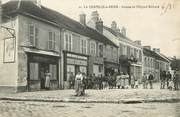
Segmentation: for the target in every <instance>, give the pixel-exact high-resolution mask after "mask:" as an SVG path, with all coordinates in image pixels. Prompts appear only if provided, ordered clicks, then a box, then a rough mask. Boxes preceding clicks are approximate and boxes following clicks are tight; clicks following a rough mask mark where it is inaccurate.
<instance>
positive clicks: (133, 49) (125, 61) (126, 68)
mask: <svg viewBox="0 0 180 117" xmlns="http://www.w3.org/2000/svg"><path fill="white" fill-rule="evenodd" d="M98 22H102V20H101V19H100V17H99V14H98V12H97V11H94V12H92V14H91V20H90V21H89V22H88V25H89V26H90V27H92V28H94V29H96V28H97V27H96V24H97V23H98ZM101 30H102V31H100V32H101V33H102V34H103V35H104V36H106V37H107V38H108V39H109V40H111V41H112V42H114V43H115V44H116V45H117V46H118V47H119V48H118V55H116V57H117V58H118V61H117V62H114V63H115V64H116V65H115V66H117V67H116V68H118V70H119V72H124V73H128V74H130V73H131V72H132V73H134V75H135V76H136V78H138V79H141V77H142V56H143V54H142V46H141V41H132V40H131V39H129V38H128V37H127V34H126V33H127V32H126V29H125V27H122V29H121V30H120V29H119V27H118V26H117V23H116V22H115V21H113V22H112V24H111V27H108V26H103V27H102V28H101Z"/></svg>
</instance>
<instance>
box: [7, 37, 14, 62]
mask: <svg viewBox="0 0 180 117" xmlns="http://www.w3.org/2000/svg"><path fill="white" fill-rule="evenodd" d="M15 49H16V48H15V38H8V39H5V40H4V62H5V63H6V62H14V61H15Z"/></svg>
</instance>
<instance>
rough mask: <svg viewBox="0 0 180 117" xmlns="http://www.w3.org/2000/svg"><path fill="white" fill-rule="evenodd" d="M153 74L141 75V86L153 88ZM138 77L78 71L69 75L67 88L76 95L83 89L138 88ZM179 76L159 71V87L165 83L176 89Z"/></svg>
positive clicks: (162, 86)
mask: <svg viewBox="0 0 180 117" xmlns="http://www.w3.org/2000/svg"><path fill="white" fill-rule="evenodd" d="M154 79H155V78H154V75H153V74H152V73H144V74H143V77H142V80H141V82H142V84H143V88H144V89H147V88H148V87H149V88H150V89H153V82H154ZM139 80H140V79H139V78H137V77H136V76H135V75H134V74H133V73H131V74H130V75H129V74H127V73H122V72H121V73H115V74H113V75H110V74H108V75H107V76H102V75H100V76H95V74H92V75H89V76H86V74H85V73H81V72H78V73H77V74H76V75H75V76H74V75H73V73H71V74H70V76H69V88H70V89H75V91H76V95H77V96H80V95H84V94H85V89H113V88H118V89H127V88H129V87H130V88H132V89H134V88H138V87H139V82H140V81H139ZM179 82H180V76H178V75H177V74H176V73H175V74H174V75H171V74H170V72H165V71H163V72H161V74H160V88H161V89H164V88H165V84H166V86H167V88H168V89H171V90H172V89H174V90H178V89H179V85H180V83H179Z"/></svg>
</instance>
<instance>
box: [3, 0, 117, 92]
mask: <svg viewBox="0 0 180 117" xmlns="http://www.w3.org/2000/svg"><path fill="white" fill-rule="evenodd" d="M85 17H86V16H85V15H84V14H81V15H80V22H77V21H75V20H73V19H70V18H68V17H66V16H65V15H63V14H61V13H59V12H56V11H53V10H51V9H48V8H46V7H44V6H42V5H40V4H38V2H36V1H10V2H8V3H6V4H3V5H2V16H1V19H2V20H1V24H2V28H1V35H2V36H1V40H0V69H1V72H0V86H1V90H3V89H7V90H9V91H26V90H28V91H32V90H40V89H43V88H44V78H45V77H44V76H45V73H46V71H49V72H50V73H51V74H52V77H51V84H52V86H51V89H59V88H67V87H68V85H69V82H68V80H69V79H68V78H69V75H70V74H71V73H73V74H74V75H75V74H76V73H77V72H78V71H81V72H83V73H85V74H87V75H89V74H95V75H101V74H102V75H104V73H105V71H108V69H109V68H111V66H113V65H114V64H115V65H116V67H114V68H113V70H115V69H116V70H117V69H118V58H117V54H118V53H117V51H118V46H117V45H115V44H114V43H113V42H112V41H110V40H109V39H108V38H107V37H105V36H104V35H102V34H100V33H99V32H98V31H97V30H94V29H92V28H90V27H88V26H87V25H86V24H85ZM101 26H102V25H101V22H99V24H98V23H97V27H101ZM106 64H107V65H108V66H109V67H106ZM111 70H112V69H111ZM113 70H112V71H113ZM110 73H112V72H110Z"/></svg>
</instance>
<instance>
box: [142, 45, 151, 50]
mask: <svg viewBox="0 0 180 117" xmlns="http://www.w3.org/2000/svg"><path fill="white" fill-rule="evenodd" d="M143 48H146V49H148V50H151V46H143Z"/></svg>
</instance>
